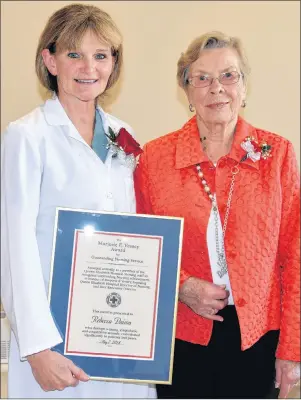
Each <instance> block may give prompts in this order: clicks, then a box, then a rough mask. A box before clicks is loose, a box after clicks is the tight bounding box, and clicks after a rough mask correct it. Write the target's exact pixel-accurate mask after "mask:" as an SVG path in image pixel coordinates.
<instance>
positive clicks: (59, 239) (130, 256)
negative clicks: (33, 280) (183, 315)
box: [49, 208, 183, 384]
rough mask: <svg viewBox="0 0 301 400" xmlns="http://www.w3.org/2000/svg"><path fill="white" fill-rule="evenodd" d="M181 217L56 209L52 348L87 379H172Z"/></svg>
mask: <svg viewBox="0 0 301 400" xmlns="http://www.w3.org/2000/svg"><path fill="white" fill-rule="evenodd" d="M182 234H183V219H182V218H172V217H159V216H150V215H139V214H126V213H122V214H121V213H108V212H95V211H87V210H72V209H64V208H58V209H57V213H56V224H55V232H54V244H53V256H52V268H51V279H50V288H49V302H50V307H51V312H52V315H53V318H54V320H55V322H56V325H57V327H58V329H59V331H60V333H61V336H62V339H63V342H62V343H61V344H59V345H57V346H55V347H54V348H53V350H55V351H57V352H59V353H61V354H63V355H64V356H65V357H68V358H69V359H71V360H72V361H73V362H74V363H75V364H76V365H78V366H79V367H80V368H82V369H83V370H84V371H85V372H86V373H87V374H88V375H89V376H90V377H91V379H95V380H96V379H99V380H108V381H123V382H137V383H139V382H141V383H142V382H149V383H165V384H166V383H167V384H168V383H171V378H172V364H173V351H174V339H175V324H176V313H177V301H178V285H179V275H180V262H181V248H182Z"/></svg>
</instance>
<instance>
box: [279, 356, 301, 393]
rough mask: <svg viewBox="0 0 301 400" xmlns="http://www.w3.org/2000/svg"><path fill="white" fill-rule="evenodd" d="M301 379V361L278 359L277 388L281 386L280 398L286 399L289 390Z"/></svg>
mask: <svg viewBox="0 0 301 400" xmlns="http://www.w3.org/2000/svg"><path fill="white" fill-rule="evenodd" d="M299 380H300V363H299V362H294V361H287V360H280V359H279V358H277V359H276V382H275V386H276V388H279V387H280V392H279V396H278V398H279V399H286V398H287V395H288V393H289V391H290V390H291V389H292V387H293V386H294V385H296V384H297V383H298V382H299Z"/></svg>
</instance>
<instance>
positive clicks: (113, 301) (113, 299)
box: [107, 293, 121, 308]
mask: <svg viewBox="0 0 301 400" xmlns="http://www.w3.org/2000/svg"><path fill="white" fill-rule="evenodd" d="M120 303H121V296H120V295H119V294H118V293H110V294H109V295H108V296H107V304H108V305H109V306H110V307H114V308H115V307H118V306H119V305H120Z"/></svg>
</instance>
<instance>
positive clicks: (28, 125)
mask: <svg viewBox="0 0 301 400" xmlns="http://www.w3.org/2000/svg"><path fill="white" fill-rule="evenodd" d="M99 112H100V113H101V117H102V120H103V123H104V129H105V131H106V132H108V126H111V127H112V128H113V129H114V128H115V129H116V130H118V129H119V128H121V127H125V128H126V129H127V130H128V131H129V132H130V133H132V129H131V128H130V127H129V126H128V125H127V124H125V123H124V122H122V121H120V120H119V119H117V118H115V117H113V116H111V115H109V114H107V113H105V112H104V111H103V110H102V109H101V108H99ZM1 168H2V179H1V189H2V190H1V194H2V198H1V299H2V303H3V306H4V309H5V311H6V314H7V316H8V319H9V321H10V324H11V328H12V331H13V334H12V335H11V348H10V356H9V376H8V393H9V397H10V398H64V397H65V398H112V397H115V398H126V397H127V398H134V397H136V398H154V397H156V390H155V388H154V387H153V386H149V385H145V384H139V385H138V384H137V385H134V384H122V383H112V382H102V381H89V382H87V383H82V382H81V383H80V384H79V385H78V386H77V387H75V388H73V387H70V388H66V389H65V390H63V391H54V392H44V391H43V390H42V389H41V388H40V386H39V385H38V383H37V382H36V381H35V379H34V377H33V375H32V372H31V368H30V365H29V363H28V362H27V361H21V358H24V357H26V356H27V355H30V354H33V353H36V352H39V351H41V350H44V349H48V348H51V347H53V346H55V345H57V344H59V343H61V342H62V338H61V336H60V334H59V332H58V330H57V328H56V325H55V323H54V321H53V318H52V316H51V313H50V309H49V304H48V300H47V292H48V285H49V275H50V263H51V251H52V238H53V229H54V217H55V210H56V207H58V206H60V207H70V208H81V209H89V210H98V211H101V210H105V211H117V212H135V210H136V204H135V195H134V185H133V171H132V169H131V168H129V167H128V166H126V165H123V164H122V163H121V161H120V160H119V159H118V158H117V157H116V158H112V153H111V151H109V153H108V156H107V159H106V162H105V163H103V162H102V161H101V160H100V159H99V158H98V156H97V155H96V154H95V152H94V151H93V150H92V148H91V147H90V146H89V145H88V144H87V143H86V142H85V141H84V140H83V138H82V137H81V135H80V134H79V132H78V131H77V129H76V128H75V126H74V125H73V124H72V122H71V120H70V119H69V118H68V116H67V114H66V113H65V111H64V109H63V107H62V105H61V104H60V102H59V100H58V99H57V98H56V97H55V98H53V99H51V100H48V101H46V103H45V104H44V105H42V106H40V107H38V108H36V109H35V110H33V111H32V112H31V113H29V114H28V115H26V116H24V117H23V118H21V119H19V120H17V121H15V122H12V123H10V124H9V126H8V128H7V130H6V131H5V132H4V134H3V142H2V157H1Z"/></svg>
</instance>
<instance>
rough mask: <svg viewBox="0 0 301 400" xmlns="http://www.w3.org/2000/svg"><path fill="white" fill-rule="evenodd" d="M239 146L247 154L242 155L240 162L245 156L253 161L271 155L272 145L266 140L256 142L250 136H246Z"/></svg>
mask: <svg viewBox="0 0 301 400" xmlns="http://www.w3.org/2000/svg"><path fill="white" fill-rule="evenodd" d="M241 147H242V148H243V149H244V150H245V151H246V152H247V154H245V155H244V156H243V158H242V159H241V160H240V162H243V161H245V160H246V159H247V158H250V159H251V160H252V161H253V162H255V161H258V160H260V159H261V158H263V159H264V160H266V159H267V158H268V157H271V151H272V146H270V145H269V144H267V143H266V142H262V143H261V144H258V142H257V141H256V140H255V139H254V138H253V137H252V136H247V137H246V138H245V140H244V141H243V142H242V144H241Z"/></svg>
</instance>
